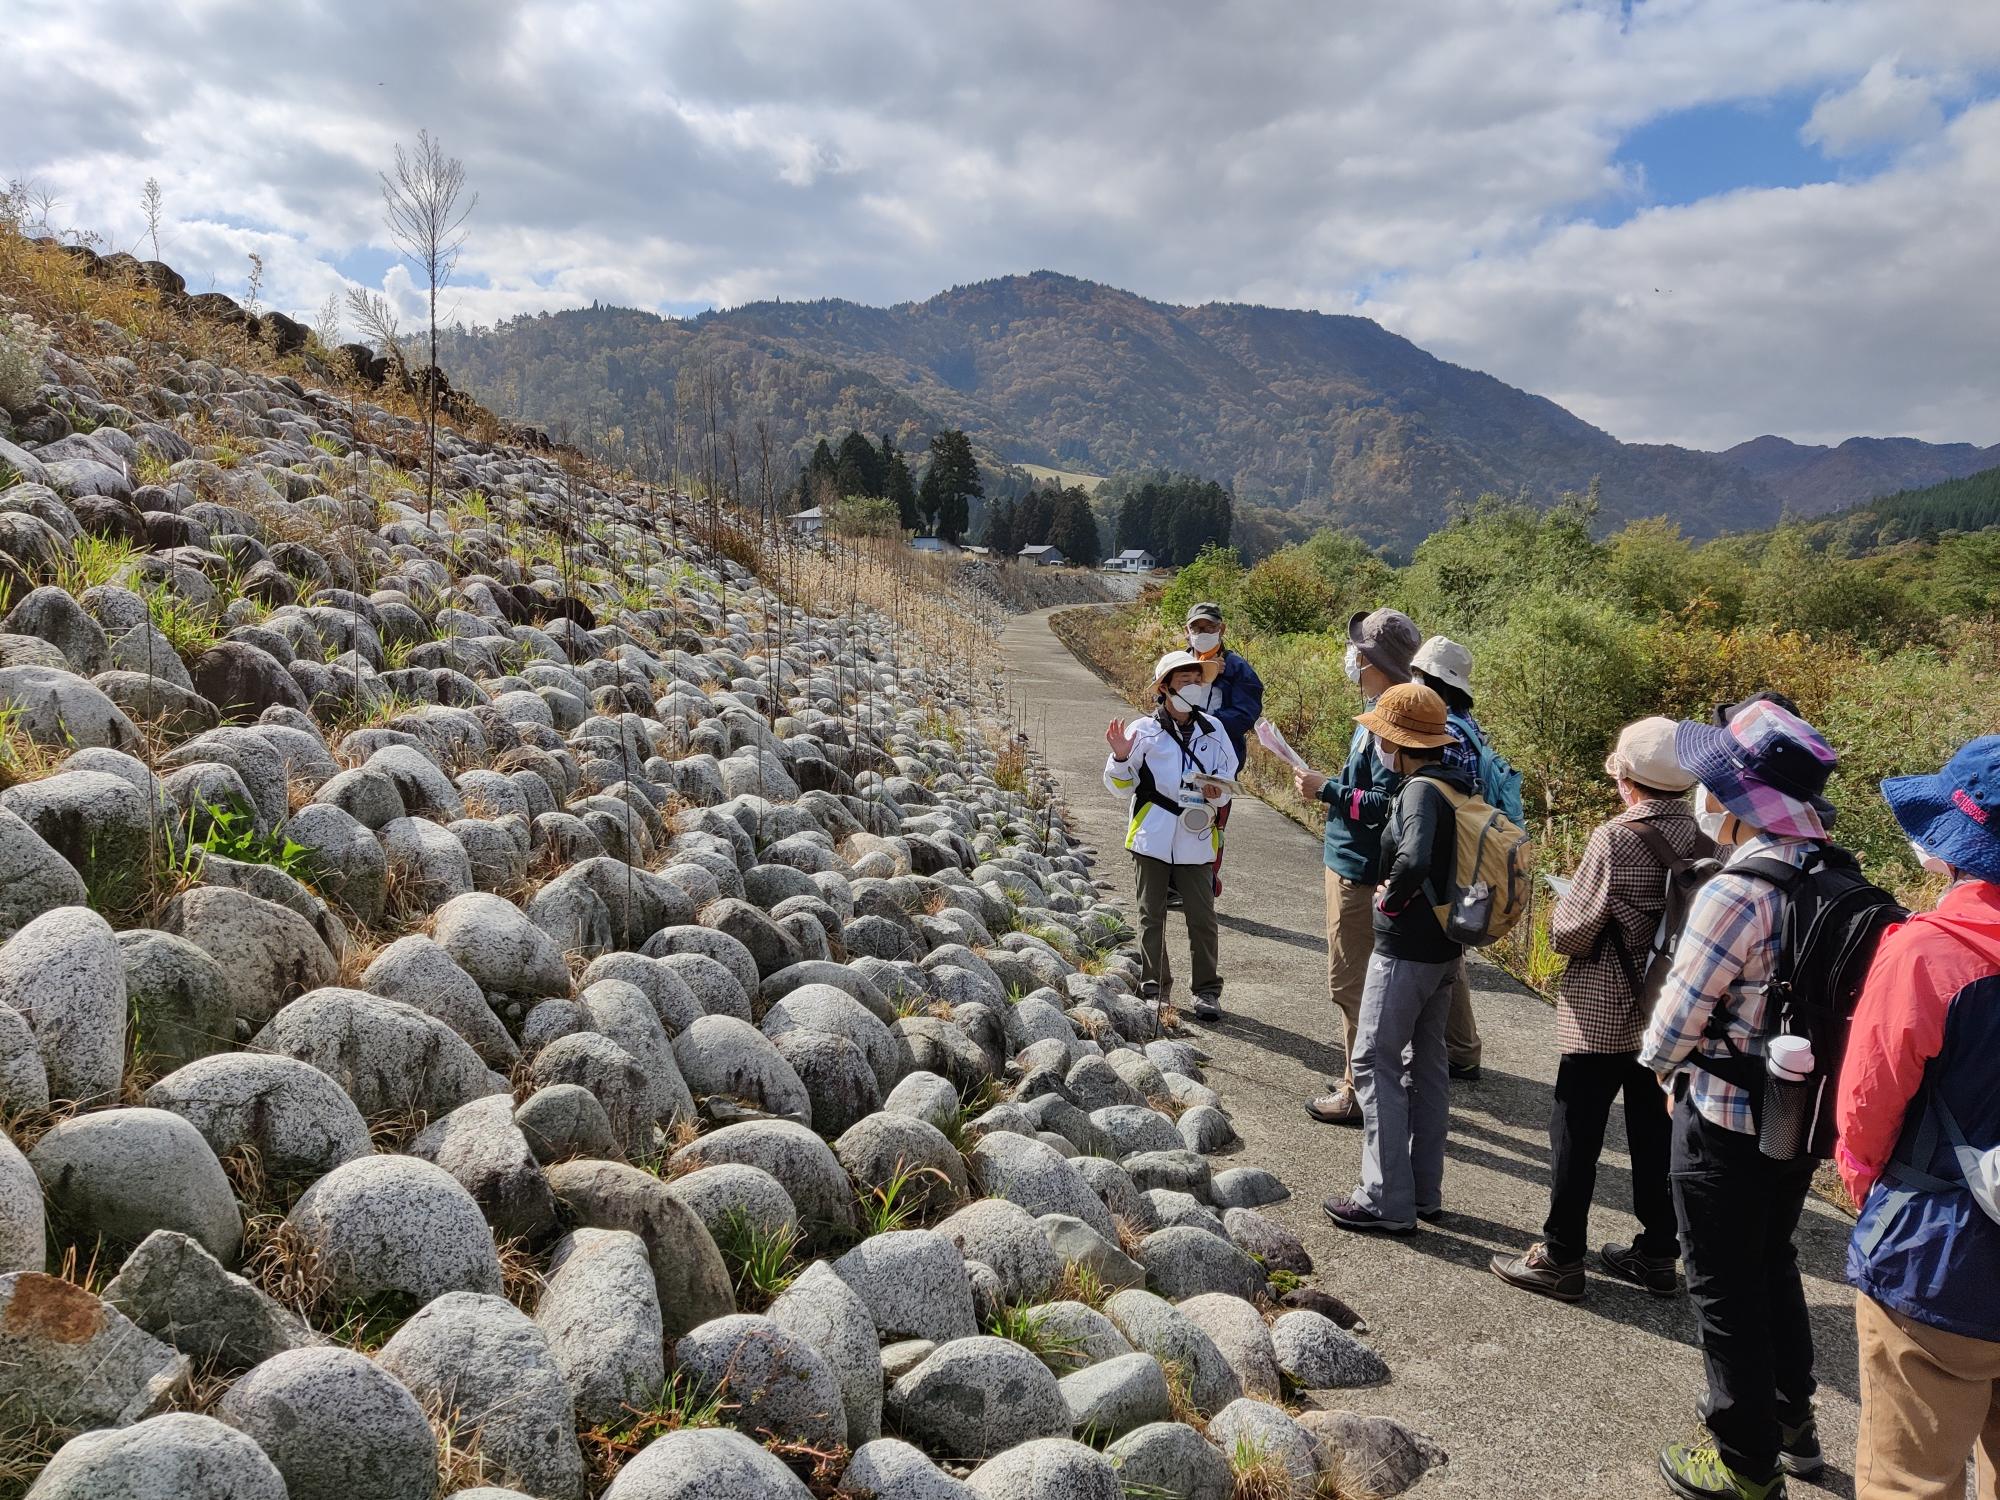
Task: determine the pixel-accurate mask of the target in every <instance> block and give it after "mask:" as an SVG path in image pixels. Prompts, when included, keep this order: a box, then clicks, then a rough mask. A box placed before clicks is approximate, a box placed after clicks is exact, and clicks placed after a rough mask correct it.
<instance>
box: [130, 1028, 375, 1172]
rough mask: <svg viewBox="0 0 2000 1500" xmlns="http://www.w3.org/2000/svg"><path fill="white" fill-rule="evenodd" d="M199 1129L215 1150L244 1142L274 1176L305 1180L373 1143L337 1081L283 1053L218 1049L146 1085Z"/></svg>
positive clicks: (159, 1103)
mask: <svg viewBox="0 0 2000 1500" xmlns="http://www.w3.org/2000/svg"><path fill="white" fill-rule="evenodd" d="M146 1103H147V1104H149V1105H151V1106H152V1107H153V1108H155V1109H170V1110H172V1111H173V1112H174V1113H175V1114H177V1115H179V1116H181V1118H183V1119H184V1120H186V1121H187V1122H188V1123H189V1124H191V1125H193V1126H194V1128H195V1129H196V1130H198V1131H200V1132H201V1134H202V1139H204V1140H206V1141H207V1142H208V1144H209V1146H210V1148H211V1149H212V1150H213V1151H214V1152H215V1153H216V1155H218V1156H227V1155H228V1154H229V1153H230V1152H232V1151H236V1150H239V1149H242V1148H248V1149H249V1150H251V1151H254V1152H255V1153H256V1156H257V1161H258V1164H259V1166H261V1167H262V1168H263V1170H264V1172H265V1173H266V1175H268V1176H269V1177H271V1178H273V1179H276V1180H278V1181H285V1180H297V1181H308V1182H309V1181H311V1180H313V1179H314V1178H317V1177H322V1176H324V1175H325V1174H326V1173H328V1172H331V1171H332V1170H333V1169H334V1168H335V1167H337V1166H339V1165H340V1164H341V1163H343V1162H349V1161H353V1160H354V1159H355V1158H357V1157H362V1156H366V1155H368V1154H369V1151H370V1150H371V1149H372V1148H371V1147H370V1145H369V1141H368V1124H367V1122H366V1121H365V1120H363V1119H362V1118H361V1111H360V1110H358V1109H356V1108H355V1107H354V1101H353V1100H352V1099H350V1098H348V1097H347V1094H346V1093H345V1092H344V1091H343V1090H342V1089H341V1087H340V1085H339V1084H337V1083H335V1082H334V1081H333V1080H332V1079H331V1078H329V1077H327V1076H326V1074H324V1073H322V1072H321V1071H320V1070H319V1069H318V1068H315V1067H313V1066H311V1065H310V1064H308V1063H302V1062H299V1061H297V1060H296V1059H293V1058H289V1057H271V1056H267V1055H262V1054H253V1053H236V1052H223V1053H216V1054H215V1055H213V1056H211V1057H204V1058H201V1059H199V1060H198V1061H195V1062H191V1063H189V1064H188V1065H187V1066H186V1067H184V1068H177V1069H175V1070H174V1071H173V1072H172V1073H169V1074H168V1075H167V1076H166V1077H165V1078H162V1079H161V1080H160V1081H159V1082H158V1083H156V1084H154V1085H153V1086H152V1087H151V1088H149V1089H147V1090H146Z"/></svg>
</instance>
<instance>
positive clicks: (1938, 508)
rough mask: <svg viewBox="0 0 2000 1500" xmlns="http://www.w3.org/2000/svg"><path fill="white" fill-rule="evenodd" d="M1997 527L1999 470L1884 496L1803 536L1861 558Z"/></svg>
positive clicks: (1822, 522)
mask: <svg viewBox="0 0 2000 1500" xmlns="http://www.w3.org/2000/svg"><path fill="white" fill-rule="evenodd" d="M1996 526H2000V467H1995V468H1991V469H1982V470H1981V471H1980V472H1978V473H1976V474H1968V475H1965V476H1964V477H1962V478H1958V479H1946V480H1942V481H1940V482H1939V483H1937V484H1933V485H1928V486H1926V487H1925V488H1923V489H1915V490H1900V491H1898V492H1897V493H1896V494H1893V495H1884V496H1882V497H1880V498H1879V499H1876V500H1871V501H1868V502H1867V503H1866V504H1863V505H1857V506H1854V507H1852V508H1850V509H1847V510H1843V511H1840V512H1837V513H1835V514H1833V515H1829V516H1825V517H1823V518H1821V519H1820V520H1819V521H1818V522H1816V523H1815V524H1814V525H1812V526H1811V527H1809V528H1807V531H1808V535H1809V536H1810V537H1812V538H1813V539H1814V540H1815V541H1819V542H1822V543H1826V544H1831V545H1835V546H1837V547H1839V548H1840V550H1842V551H1845V552H1866V551H1869V550H1870V549H1873V548H1877V547H1887V546H1893V545H1895V544H1896V543H1898V542H1934V541H1936V540H1937V539H1938V538H1939V537H1941V536H1944V535H1946V534H1948V533H1950V532H1972V531H1987V530H1990V529H1992V528H1993V527H1996Z"/></svg>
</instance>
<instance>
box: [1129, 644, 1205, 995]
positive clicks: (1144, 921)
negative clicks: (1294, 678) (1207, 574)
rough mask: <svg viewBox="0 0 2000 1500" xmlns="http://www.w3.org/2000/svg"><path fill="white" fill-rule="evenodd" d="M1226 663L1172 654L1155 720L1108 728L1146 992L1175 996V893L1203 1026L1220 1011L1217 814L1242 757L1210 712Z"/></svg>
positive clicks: (1162, 663)
mask: <svg viewBox="0 0 2000 1500" xmlns="http://www.w3.org/2000/svg"><path fill="white" fill-rule="evenodd" d="M1221 665H1222V664H1221V663H1220V662H1219V661H1203V660H1202V659H1201V658H1199V657H1197V656H1196V655H1194V653H1193V652H1191V651H1169V652H1168V653H1167V654H1166V655H1165V656H1163V657H1161V658H1160V659H1159V661H1158V662H1157V663H1156V664H1155V665H1154V667H1153V696H1154V699H1155V701H1156V702H1157V703H1158V704H1159V708H1158V709H1157V710H1156V711H1155V712H1154V714H1153V715H1152V717H1150V718H1146V719H1139V720H1136V721H1134V722H1133V723H1131V724H1127V723H1125V722H1124V721H1123V720H1121V719H1113V720H1112V721H1111V724H1110V727H1108V728H1107V729H1106V730H1105V731H1104V742H1105V743H1106V744H1107V745H1109V746H1110V747H1111V755H1110V758H1109V759H1107V760H1106V761H1105V763H1104V785H1105V786H1106V788H1108V789H1109V790H1110V791H1112V792H1115V793H1117V794H1118V795H1119V796H1122V797H1126V798H1129V799H1130V813H1131V822H1130V823H1128V824H1127V825H1126V829H1125V847H1126V848H1127V849H1129V850H1130V851H1131V852H1132V863H1133V867H1134V870H1135V875H1136V880H1137V885H1138V895H1139V947H1140V952H1141V955H1142V959H1143V964H1144V975H1145V982H1144V985H1143V986H1142V989H1141V993H1142V994H1144V995H1145V996H1146V998H1148V999H1157V1000H1159V1002H1160V1003H1161V1004H1166V1003H1167V1002H1168V1001H1169V1000H1170V999H1171V998H1172V995H1173V988H1174V978H1173V971H1172V969H1171V968H1170V967H1169V966H1168V960H1167V893H1168V892H1169V891H1176V892H1178V893H1179V895H1180V898H1181V910H1182V911H1183V912H1184V913H1185V914H1186V916H1187V927H1188V952H1189V954H1190V955H1191V956H1192V957H1193V959H1194V1014H1195V1017H1196V1019H1198V1020H1203V1021H1213V1020H1215V1019H1217V1018H1218V1017H1220V1016H1221V1014H1222V970H1221V956H1220V953H1221V934H1220V932H1219V931H1218V930H1217V927H1216V923H1215V887H1214V881H1213V876H1212V874H1211V870H1210V867H1211V866H1212V865H1213V863H1214V861H1215V847H1216V841H1217V839H1218V838H1219V837H1220V833H1219V831H1218V830H1217V828H1216V826H1215V809H1216V808H1217V807H1220V806H1224V805H1226V804H1227V803H1228V801H1229V791H1230V787H1231V785H1232V784H1233V781H1234V778H1235V776H1236V771H1237V765H1236V751H1235V749H1234V747H1233V746H1231V744H1230V743H1229V736H1228V734H1226V733H1225V732H1224V730H1223V728H1222V725H1221V723H1220V722H1219V721H1218V720H1217V719H1215V718H1214V717H1213V716H1212V715H1211V713H1210V709H1211V708H1212V706H1213V697H1214V693H1215V689H1214V687H1213V685H1212V684H1213V683H1214V680H1215V676H1216V673H1217V672H1218V671H1219V670H1220V669H1221Z"/></svg>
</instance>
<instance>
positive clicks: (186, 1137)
mask: <svg viewBox="0 0 2000 1500" xmlns="http://www.w3.org/2000/svg"><path fill="white" fill-rule="evenodd" d="M28 1163H29V1165H30V1166H32V1167H33V1168H34V1169H35V1176H36V1177H37V1178H39V1179H40V1181H41V1184H42V1192H43V1195H44V1196H45V1197H46V1198H47V1200H48V1205H49V1209H50V1212H51V1213H53V1214H54V1215H55V1216H56V1218H57V1220H58V1221H59V1222H60V1223H61V1224H62V1225H63V1226H64V1228H65V1230H66V1231H67V1232H68V1233H69V1234H71V1235H74V1236H75V1237H76V1238H78V1239H79V1240H81V1241H84V1242H88V1241H90V1240H92V1239H96V1238H101V1239H103V1240H105V1241H106V1242H107V1243H109V1244H111V1245H113V1246H120V1247H127V1246H133V1245H137V1244H138V1243H139V1242H140V1241H141V1240H143V1239H145V1238H146V1236H147V1235H149V1234H151V1233H152V1232H153V1231H154V1230H156V1229H175V1230H179V1231H180V1232H181V1233H183V1234H186V1235H188V1236H190V1237H191V1238H193V1239H195V1240H196V1241H198V1242H199V1243H200V1244H201V1246H202V1248H203V1249H205V1250H207V1251H208V1252H209V1254H211V1255H213V1256H214V1257H215V1258H216V1259H217V1260H220V1261H221V1262H223V1264H225V1265H233V1264H235V1261H236V1255H237V1252H238V1250H240V1249H241V1248H242V1244H243V1218H242V1215H241V1214H240V1213H239V1212H238V1211H237V1207H236V1195H235V1193H234V1191H233V1190H232V1189H231V1187H230V1185H229V1177H228V1174H227V1173H225V1172H224V1171H223V1170H222V1164H221V1163H220V1162H219V1161H217V1160H216V1157H215V1152H214V1151H212V1150H210V1149H209V1145H208V1142H207V1141H205V1140H203V1139H202V1137H201V1132H200V1131H198V1130H196V1129H195V1128H194V1126H192V1125H190V1124H189V1123H188V1122H187V1121H186V1120H183V1119H182V1118H181V1117H180V1116H179V1115H177V1114H173V1113H171V1112H169V1111H167V1110H164V1109H107V1110H100V1111H99V1112H97V1113H95V1114H86V1115H77V1116H74V1117H72V1118H70V1119H67V1120H64V1121H63V1122H62V1123H61V1124H60V1125H58V1126H56V1127H55V1129H53V1130H51V1131H50V1132H49V1133H48V1134H47V1135H45V1136H43V1137H42V1139H41V1141H40V1142H39V1143H38V1144H37V1145H36V1147H35V1149H34V1150H33V1151H31V1152H29V1153H28Z"/></svg>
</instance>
